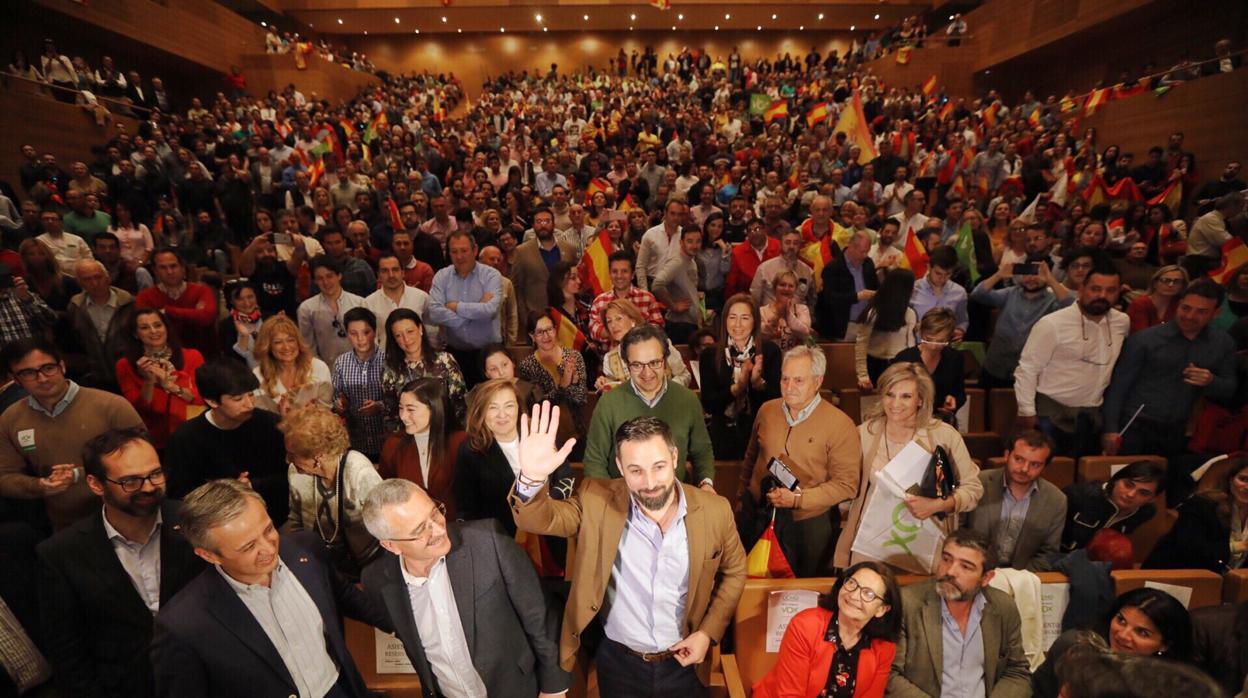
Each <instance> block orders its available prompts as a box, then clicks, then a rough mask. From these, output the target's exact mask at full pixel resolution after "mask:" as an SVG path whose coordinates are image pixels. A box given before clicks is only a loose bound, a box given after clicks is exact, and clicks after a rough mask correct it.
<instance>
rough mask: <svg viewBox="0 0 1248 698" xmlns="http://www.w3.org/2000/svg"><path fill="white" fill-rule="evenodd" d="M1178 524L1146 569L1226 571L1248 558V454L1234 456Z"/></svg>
mask: <svg viewBox="0 0 1248 698" xmlns="http://www.w3.org/2000/svg"><path fill="white" fill-rule="evenodd" d="M1178 511H1179V518H1178V520H1177V521H1175V522H1174V527H1173V528H1171V529H1170V531H1169V532H1168V533H1167V534H1166V535H1165V536H1162V538H1161V540H1159V541H1157V545H1156V547H1154V548H1153V551H1152V553H1150V554H1149V556H1148V559H1147V560H1145V561H1144V565H1143V568H1144V569H1150V570H1151V569H1163V570H1165V569H1192V570H1209V571H1210V572H1216V573H1217V574H1225V573H1226V572H1228V571H1230V570H1236V569H1239V568H1241V567H1243V566H1244V563H1245V562H1248V457H1243V456H1240V457H1237V458H1232V459H1230V460H1229V461H1228V462H1227V464H1226V466H1225V471H1224V472H1223V473H1222V474H1221V475H1220V476H1219V477H1218V479H1217V483H1216V484H1215V485H1214V486H1213V487H1210V488H1208V489H1204V490H1201V491H1199V492H1197V493H1196V494H1194V495H1192V496H1191V497H1189V498H1188V499H1187V500H1186V501H1184V502H1183V503H1181V504H1179V506H1178Z"/></svg>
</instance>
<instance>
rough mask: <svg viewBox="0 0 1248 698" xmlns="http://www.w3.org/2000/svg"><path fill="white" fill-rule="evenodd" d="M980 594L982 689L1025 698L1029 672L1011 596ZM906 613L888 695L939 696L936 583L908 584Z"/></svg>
mask: <svg viewBox="0 0 1248 698" xmlns="http://www.w3.org/2000/svg"><path fill="white" fill-rule="evenodd" d="M982 593H983V594H984V596H985V597H986V601H987V603H986V604H985V605H984V614H983V618H982V620H981V621H980V633H981V634H982V636H983V638H984V690H985V691H986V693H987V695H988V697H989V698H1028V697H1029V696H1031V672H1030V671H1028V669H1027V656H1026V655H1025V654H1023V638H1022V635H1021V630H1020V628H1021V621H1020V620H1019V617H1018V608H1017V607H1016V606H1015V605H1014V600H1013V599H1011V598H1010V596H1009V594H1006V593H1005V592H1003V591H998V590H996V589H993V588H991V587H988V588H985V589H984V590H983V591H982ZM901 602H902V608H903V610H904V615H903V626H904V632H903V633H902V636H901V640H899V641H898V642H897V655H896V656H895V657H894V658H893V672H892V675H891V676H889V679H888V690H887V692H886V695H888V696H899V697H901V698H924V697H925V696H930V697H931V698H936V697H937V696H940V678H941V674H942V672H943V668H944V655H943V654H942V652H941V650H942V644H943V639H942V635H941V617H940V605H941V600H940V597H939V596H938V595H937V594H936V582H935V581H934V580H929V581H926V582H922V583H920V584H911V585H909V586H907V587H904V588H903V589H902V590H901Z"/></svg>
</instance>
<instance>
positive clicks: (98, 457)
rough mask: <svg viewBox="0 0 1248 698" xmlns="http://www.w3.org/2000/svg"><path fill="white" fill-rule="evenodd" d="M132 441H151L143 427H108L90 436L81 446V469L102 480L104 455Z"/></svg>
mask: <svg viewBox="0 0 1248 698" xmlns="http://www.w3.org/2000/svg"><path fill="white" fill-rule="evenodd" d="M132 441H146V442H147V443H149V444H150V443H151V442H152V441H151V439H150V438H148V435H147V429H146V428H145V427H127V428H125V429H109V430H108V431H106V432H104V433H103V434H97V435H96V436H93V437H91V439H90V440H89V441H87V443H85V444H83V447H82V469H83V471H85V472H86V473H87V474H88V475H94V476H95V477H97V478H99V479H101V480H103V479H104V478H105V475H104V456H107V455H108V454H110V453H116V452H117V451H119V450H121V449H122V448H123V447H124V446H125V445H126V444H128V443H130V442H132Z"/></svg>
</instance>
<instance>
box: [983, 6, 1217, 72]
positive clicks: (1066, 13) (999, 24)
mask: <svg viewBox="0 0 1248 698" xmlns="http://www.w3.org/2000/svg"><path fill="white" fill-rule="evenodd" d="M1153 2H1155V0H988V2H985V3H984V4H983V5H981V6H980V7H979V8H978V9H975V10H973V11H971V12H968V13H967V14H966V23H967V30H968V32H969V33H970V34H971V35H973V36H974V37H975V43H976V45H978V47H979V57H978V61H977V63H976V64H975V69H976V70H985V69H987V68H991V67H992V66H994V65H997V64H998V63H1002V62H1004V61H1007V60H1009V59H1011V58H1014V57H1016V56H1021V55H1023V54H1025V53H1028V52H1029V51H1034V50H1035V49H1037V48H1039V47H1041V46H1045V45H1047V44H1049V43H1052V42H1054V41H1057V40H1059V39H1062V38H1065V37H1067V36H1070V35H1071V34H1075V33H1077V32H1080V31H1083V30H1085V29H1088V28H1091V27H1094V26H1096V25H1099V24H1101V23H1103V22H1106V21H1108V20H1110V19H1113V18H1114V17H1117V16H1119V15H1121V14H1123V13H1125V12H1129V11H1131V10H1135V9H1139V8H1141V7H1144V6H1146V5H1149V4H1151V3H1153ZM1188 4H1193V3H1188Z"/></svg>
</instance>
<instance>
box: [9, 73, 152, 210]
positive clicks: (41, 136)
mask: <svg viewBox="0 0 1248 698" xmlns="http://www.w3.org/2000/svg"><path fill="white" fill-rule="evenodd" d="M116 123H117V124H120V125H122V126H124V127H125V129H126V132H127V133H135V132H136V127H137V123H136V122H135V121H134V120H133V119H128V118H125V117H116ZM116 132H117V131H116V126H114V127H113V128H111V129H110V128H108V127H104V126H96V124H95V119H94V118H92V117H91V116H90V115H89V114H87V113H86V112H85V111H83V109H82V108H81V107H79V106H77V105H73V104H62V103H61V102H57V101H54V100H53V99H52V98H51V97H43V96H37V95H35V94H32V93H31V91H30V89H29V84H28V83H21V82H18V81H9V80H6V81H3V82H0V179H4V180H7V181H8V182H9V183H10V184H12V185H13V188H14V189H16V190H17V191H18V192H19V195H20V196H22V197H24V196H25V192H24V191H22V185H21V179H20V177H19V176H18V170H19V168H21V166H22V157H21V153H20V152H19V151H20V148H21V147H22V145H25V144H30V145H33V146H35V148H36V149H37V150H38V151H39V152H40V153H45V152H48V153H52V154H53V155H55V156H56V162H57V164H58V165H60V166H61V168H62V169H64V170H66V171H68V170H69V164H70V163H71V162H73V161H75V160H82V161H83V162H86V163H90V162H92V161H93V160H94V159H95V157H94V156H93V155H92V154H91V148H92V147H94V146H98V145H103V144H104V142H105V141H107V140H108V139H109V138H110V137H112V136H113V135H114V134H115V133H116Z"/></svg>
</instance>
